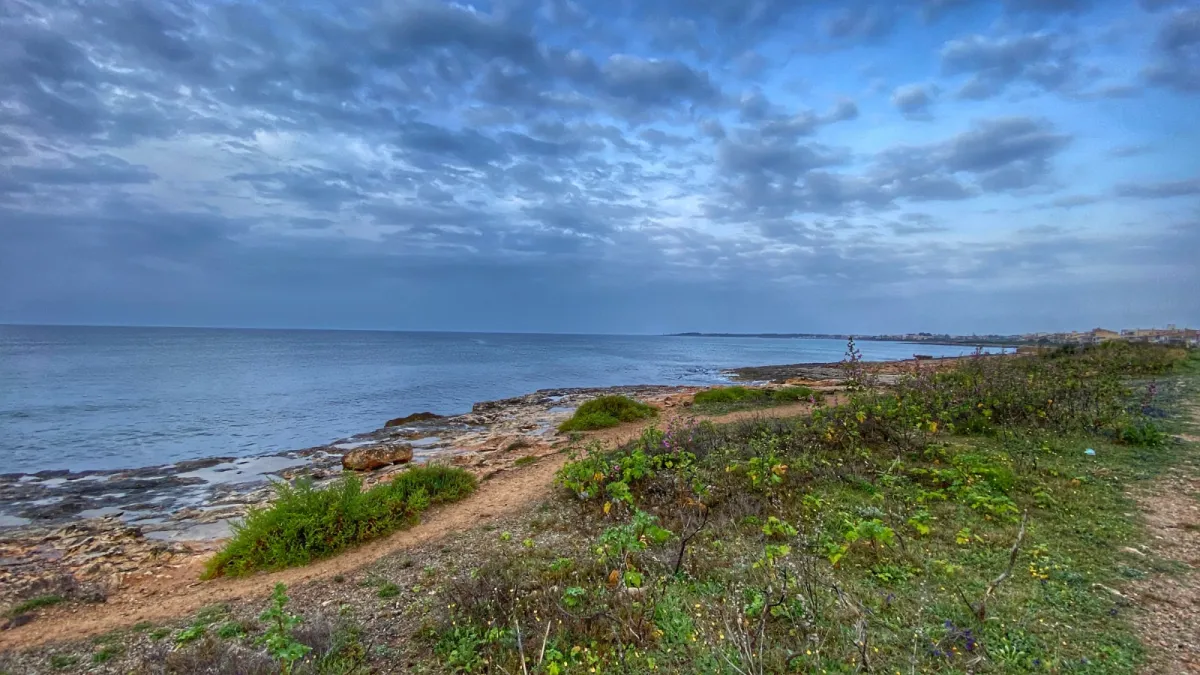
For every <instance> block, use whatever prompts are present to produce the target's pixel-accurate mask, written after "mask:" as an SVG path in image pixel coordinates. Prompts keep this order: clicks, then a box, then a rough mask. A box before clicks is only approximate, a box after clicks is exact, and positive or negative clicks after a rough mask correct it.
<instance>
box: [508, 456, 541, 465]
mask: <svg viewBox="0 0 1200 675" xmlns="http://www.w3.org/2000/svg"><path fill="white" fill-rule="evenodd" d="M537 461H538V458H537V455H525V456H524V457H519V458H518V459H517V461H515V462H513V466H529V465H530V464H536V463H537Z"/></svg>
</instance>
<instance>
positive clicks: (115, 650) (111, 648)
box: [92, 645, 125, 665]
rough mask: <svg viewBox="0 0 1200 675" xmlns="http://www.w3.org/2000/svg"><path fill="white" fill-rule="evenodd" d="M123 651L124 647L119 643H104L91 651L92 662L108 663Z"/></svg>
mask: <svg viewBox="0 0 1200 675" xmlns="http://www.w3.org/2000/svg"><path fill="white" fill-rule="evenodd" d="M124 652H125V648H124V647H122V646H121V645H105V646H103V647H101V648H100V649H98V650H97V651H95V652H93V653H92V663H95V664H97V665H98V664H101V663H108V662H109V661H111V660H113V659H114V658H115V657H118V656H120V655H121V654H122V653H124Z"/></svg>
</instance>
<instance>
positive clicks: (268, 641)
mask: <svg viewBox="0 0 1200 675" xmlns="http://www.w3.org/2000/svg"><path fill="white" fill-rule="evenodd" d="M287 604H288V596H287V586H284V585H283V584H275V590H274V591H272V593H271V605H270V606H269V607H268V608H267V609H266V610H265V611H264V612H263V613H262V615H260V616H259V617H258V618H259V620H260V621H262V622H264V623H266V624H267V632H266V633H265V634H264V635H263V636H262V638H261V642H262V644H263V645H265V646H266V648H267V653H268V654H270V655H271V658H273V659H275V660H276V661H279V662H280V664H281V666H282V672H283V675H287V674H288V673H290V672H292V667H293V666H294V665H295V664H296V662H297V661H299V660H300V659H302V658H304V656H305V654H308V653H309V652H310V651H312V647H310V646H308V645H306V644H304V643H303V642H300V641H299V640H297V639H296V637H295V636H294V635H292V632H293V631H294V630H296V629H297V628H298V627H299V626H300V624H301V623H303V619H302V618H300V616H298V615H296V614H291V613H289V612H288V611H287Z"/></svg>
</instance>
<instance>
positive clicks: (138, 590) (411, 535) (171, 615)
mask: <svg viewBox="0 0 1200 675" xmlns="http://www.w3.org/2000/svg"><path fill="white" fill-rule="evenodd" d="M811 409H812V406H811V405H809V404H808V403H795V404H790V405H784V406H778V407H775V408H766V409H760V410H745V411H737V412H732V413H728V414H725V415H718V416H702V415H695V414H694V413H692V412H691V411H690V408H672V409H667V410H664V411H663V414H662V415H660V417H659V418H658V420H657V425H658V426H659V427H660V428H665V427H666V426H667V425H669V424H671V423H672V422H674V421H677V420H680V419H684V418H695V419H703V420H711V421H714V422H735V421H739V420H746V419H753V418H756V417H792V416H798V415H803V414H806V413H808V412H809V411H810V410H811ZM645 427H646V424H645V423H630V424H624V425H622V426H620V427H614V428H612V429H603V430H600V431H596V432H591V433H589V434H587V436H586V439H585V442H586V441H591V440H596V441H599V442H600V443H601V444H603V445H604V446H606V447H613V446H614V445H617V444H621V443H625V442H627V441H630V440H633V439H635V438H637V437H638V436H640V435H641V433H642V431H643V430H644V429H645ZM566 460H567V456H566V454H565V453H558V454H553V455H547V456H545V457H543V458H542V459H541V460H540V461H538V462H537V463H535V464H533V465H531V466H528V467H524V468H519V469H510V470H506V471H502V472H500V473H499V474H496V475H495V476H493V477H491V478H490V479H488V480H486V481H484V482H483V483H482V484H481V485H480V487H479V490H477V491H476V492H475V494H473V495H471V496H470V497H468V498H467V499H464V500H463V501H461V502H458V503H456V504H449V505H446V506H443V507H439V508H436V509H433V510H431V511H429V512H427V513H426V514H424V516H423V518H422V521H421V522H420V523H419V524H417V525H415V526H414V527H412V528H410V529H407V530H403V531H400V532H396V533H393V534H392V535H390V536H388V537H385V538H383V539H380V540H378V541H374V542H371V543H369V544H365V545H363V546H360V547H358V548H355V549H352V550H350V551H347V552H345V553H342V554H340V555H337V556H334V557H332V558H328V559H325V560H321V561H318V562H316V563H313V564H311V565H306V566H304V567H298V568H294V569H288V570H282V571H279V572H272V573H260V574H255V575H252V576H249V577H243V578H239V579H229V578H221V579H214V580H210V581H200V580H199V578H200V574H201V572H202V571H203V569H204V559H203V558H197V559H195V560H193V561H191V562H190V563H187V564H185V565H183V566H181V567H178V568H176V569H173V570H171V571H170V572H169V573H166V574H163V575H159V576H157V577H154V578H141V579H136V580H133V581H130V582H129V583H128V584H127V585H125V586H122V587H121V588H120V589H119V590H117V591H116V592H115V593H113V594H112V595H110V596H109V598H108V601H107V602H105V603H103V604H97V605H71V606H68V607H59V608H51V609H48V610H43V611H42V613H41V614H40V615H39V616H38V617H37V619H36V620H34V621H33V622H32V623H29V624H26V625H24V626H20V627H17V628H13V629H11V630H7V631H3V632H0V652H4V651H9V650H20V649H28V648H32V647H38V646H41V645H45V644H49V643H53V642H63V641H71V640H79V639H85V638H89V637H93V636H96V635H102V634H104V633H108V632H111V631H114V630H119V629H122V628H128V627H130V626H133V625H134V624H137V623H139V622H143V621H150V622H155V623H160V622H164V621H168V620H171V619H175V618H178V617H184V616H188V615H190V614H194V613H195V612H197V611H199V610H200V609H201V608H203V607H206V606H208V605H212V604H214V603H221V602H232V601H238V600H247V599H253V598H256V597H265V596H267V595H269V594H270V592H271V589H272V588H273V587H274V586H275V584H276V583H284V584H288V585H289V586H291V585H295V584H304V583H307V582H312V581H316V580H319V579H327V578H331V577H334V576H336V575H339V574H341V575H346V574H349V573H350V572H353V571H355V570H357V569H360V568H362V567H365V566H367V565H369V564H371V563H373V562H375V561H376V560H379V559H380V558H382V557H384V556H387V555H389V554H392V553H395V552H397V551H402V550H405V549H408V548H411V547H414V546H418V545H421V544H425V543H427V542H429V541H432V540H436V539H439V538H441V537H444V536H446V535H448V534H451V533H454V532H460V531H464V530H469V529H471V528H474V527H477V526H479V525H481V524H484V523H487V522H489V521H492V520H496V519H499V518H501V517H504V516H508V515H511V514H513V513H517V512H519V511H521V510H523V509H525V508H527V507H528V506H530V505H531V504H533V503H535V502H537V501H539V500H541V499H543V498H544V497H546V496H547V495H549V494H550V486H551V485H552V483H553V481H554V475H555V473H556V472H557V471H558V469H559V468H560V467H561V466H562V465H563V464H564V463H565V462H566Z"/></svg>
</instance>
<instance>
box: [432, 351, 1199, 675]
mask: <svg viewBox="0 0 1200 675" xmlns="http://www.w3.org/2000/svg"><path fill="white" fill-rule="evenodd" d="M1198 396H1200V358H1198V355H1197V354H1196V353H1195V352H1193V353H1191V354H1188V353H1187V352H1185V351H1183V350H1173V349H1168V348H1165V347H1160V346H1154V345H1120V346H1114V347H1109V346H1106V345H1105V346H1098V347H1094V348H1087V349H1079V350H1074V351H1065V350H1064V351H1058V352H1054V353H1048V354H1044V355H1038V356H1028V357H1025V356H1022V357H1012V358H1005V359H990V358H979V359H967V360H964V362H963V363H961V364H959V365H957V366H956V367H955V368H953V369H952V370H949V371H943V372H938V373H934V372H921V373H918V374H916V375H913V376H910V377H908V378H906V379H903V380H902V381H901V382H900V383H898V384H897V385H895V386H891V387H888V388H881V389H868V390H865V391H859V392H857V393H855V394H853V395H851V396H850V397H849V400H848V401H847V402H846V403H844V404H841V405H838V406H836V407H826V408H819V409H818V410H817V411H816V412H814V413H813V414H811V415H807V416H804V417H798V418H795V419H788V420H781V419H762V420H753V421H742V422H738V423H733V424H726V425H715V424H712V423H710V422H704V423H700V424H692V425H688V426H682V427H679V426H677V427H675V428H672V429H669V430H666V431H659V430H657V429H648V430H646V432H645V433H644V435H643V437H642V438H641V439H639V440H637V441H635V442H632V443H629V444H627V445H625V446H623V447H621V448H618V449H615V450H606V449H603V448H601V447H600V446H598V445H597V446H594V447H593V448H592V449H591V450H590V451H589V452H588V453H587V454H585V455H583V456H577V457H575V458H574V459H573V461H571V462H569V463H568V464H567V465H565V466H564V468H563V469H562V470H561V471H560V474H559V477H558V483H559V485H560V486H561V487H562V488H563V493H562V494H563V497H564V499H563V500H562V501H560V502H559V504H558V506H557V509H558V513H559V515H558V517H557V520H556V521H555V522H554V523H553V524H551V525H549V527H550V528H551V530H556V529H564V530H565V531H569V533H570V536H569V537H565V538H561V539H558V540H557V543H556V544H555V545H554V547H553V548H547V549H546V550H544V551H543V550H540V549H537V550H530V551H528V552H526V553H518V554H515V555H514V554H509V555H503V556H499V555H498V556H494V557H493V558H492V560H491V561H489V562H486V563H484V564H483V565H482V566H481V567H479V568H477V569H473V570H471V572H470V573H469V574H462V575H458V576H457V577H455V578H454V579H452V580H450V581H448V582H447V585H446V587H445V588H444V589H442V590H441V592H440V597H441V598H442V599H444V600H445V602H440V603H438V604H437V605H436V606H435V607H434V608H433V612H434V616H433V617H432V619H431V621H430V626H429V630H427V631H426V632H424V633H423V638H424V640H425V649H426V650H427V651H426V653H427V654H428V656H429V658H430V659H431V660H432V661H435V662H436V663H435V664H430V665H431V666H435V667H434V670H435V671H437V672H476V671H479V670H484V669H486V670H488V671H489V672H490V671H492V670H495V671H496V672H525V671H526V670H527V672H531V673H532V672H538V673H569V672H597V673H608V672H671V673H693V672H701V673H729V674H734V673H737V674H746V673H763V672H770V673H784V672H796V673H809V672H812V673H820V672H825V673H854V672H886V673H892V672H905V673H908V672H924V673H964V672H980V673H983V672H1003V673H1021V672H1030V673H1034V672H1059V673H1076V672H1080V673H1130V672H1136V671H1137V669H1138V668H1139V665H1140V664H1141V663H1142V660H1143V656H1144V654H1143V647H1142V645H1141V644H1140V642H1139V641H1138V638H1137V634H1136V632H1135V628H1134V625H1133V622H1132V615H1133V613H1134V611H1135V610H1134V609H1133V608H1132V607H1131V606H1130V604H1129V601H1128V600H1127V599H1126V595H1125V593H1124V592H1123V591H1122V584H1124V583H1126V582H1128V581H1130V580H1133V579H1139V578H1143V577H1146V576H1148V575H1151V574H1156V573H1170V572H1171V570H1172V569H1173V566H1172V565H1171V564H1170V563H1169V562H1168V561H1165V560H1163V559H1161V558H1158V557H1156V556H1155V554H1154V553H1153V552H1151V551H1150V549H1145V548H1141V545H1142V544H1143V543H1144V542H1146V539H1147V537H1146V534H1145V532H1144V531H1143V530H1142V527H1141V525H1140V523H1139V521H1138V520H1137V519H1136V518H1134V517H1131V515H1130V514H1131V513H1134V512H1136V510H1137V506H1136V505H1135V504H1134V503H1133V502H1132V500H1131V497H1130V492H1131V490H1130V488H1131V487H1132V486H1133V485H1134V484H1136V483H1137V482H1138V481H1143V480H1147V479H1151V478H1153V477H1155V476H1158V475H1161V474H1162V473H1163V472H1164V471H1165V470H1166V469H1167V468H1168V467H1171V466H1173V465H1175V464H1177V463H1179V462H1180V461H1182V460H1183V459H1185V458H1187V457H1189V456H1190V457H1193V458H1194V457H1195V456H1196V455H1198V454H1200V447H1197V446H1196V444H1188V443H1182V442H1174V441H1172V440H1170V438H1169V437H1168V436H1166V435H1165V434H1166V432H1169V431H1174V430H1175V429H1173V428H1172V425H1174V424H1175V422H1174V421H1173V420H1172V419H1171V417H1170V411H1172V410H1176V409H1178V408H1179V407H1180V406H1181V405H1182V404H1184V403H1185V402H1187V401H1192V402H1194V401H1196V400H1197V397H1198ZM1089 450H1090V452H1089ZM541 518H542V519H543V520H545V519H547V518H548V516H545V515H543V516H541ZM501 545H502V544H501ZM522 631H524V632H522ZM531 635H532V636H533V637H531Z"/></svg>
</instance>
